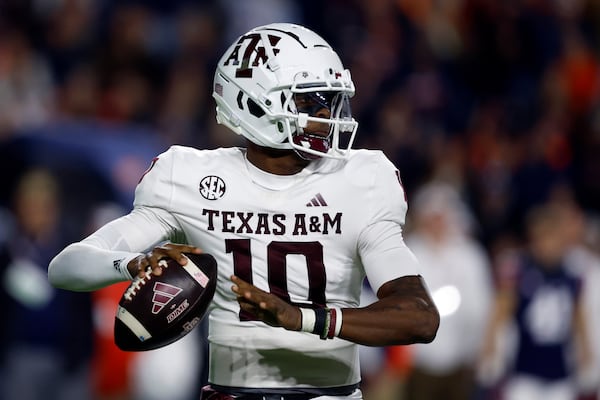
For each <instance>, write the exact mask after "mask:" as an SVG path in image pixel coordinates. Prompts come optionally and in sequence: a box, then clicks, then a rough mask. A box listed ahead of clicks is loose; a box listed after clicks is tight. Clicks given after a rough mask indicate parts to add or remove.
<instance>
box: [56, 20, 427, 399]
mask: <svg viewBox="0 0 600 400" xmlns="http://www.w3.org/2000/svg"><path fill="white" fill-rule="evenodd" d="M213 90H214V91H213V96H214V98H215V100H216V105H217V106H216V114H217V121H218V122H219V123H221V124H224V125H225V126H227V127H229V128H230V129H231V130H232V131H233V132H235V133H237V134H239V135H243V136H244V137H245V138H246V139H247V146H246V147H245V148H238V147H235V148H220V149H216V150H198V149H194V148H187V147H182V146H172V147H171V148H170V149H168V150H167V151H166V152H164V153H163V154H160V155H159V156H158V157H156V158H155V159H154V160H153V162H152V164H151V167H150V168H149V169H148V171H147V172H146V173H145V174H144V176H143V178H142V179H141V181H140V183H139V185H138V187H137V189H136V193H135V200H134V208H133V211H132V212H131V213H130V214H129V215H127V216H124V217H122V218H119V219H117V220H115V221H112V222H110V223H108V224H107V225H105V226H104V227H102V228H100V229H99V230H98V231H97V232H95V233H93V234H92V235H91V236H89V237H87V238H85V239H84V240H82V241H81V242H78V243H74V244H71V245H69V246H68V247H67V248H66V249H64V250H63V251H62V252H61V253H60V254H58V255H57V256H56V257H55V258H54V260H53V261H52V262H51V264H50V266H49V271H48V272H49V279H50V281H51V282H52V284H54V285H55V286H57V287H60V288H66V289H70V290H94V289H96V288H99V287H103V286H106V285H110V284H112V283H114V282H118V281H122V280H127V279H132V277H135V276H136V275H140V274H144V272H145V270H146V269H147V268H151V270H152V272H153V273H154V274H157V275H158V274H160V271H161V270H160V267H159V266H158V262H159V260H160V259H161V258H164V257H171V258H174V259H177V260H180V263H181V264H182V265H183V264H185V263H186V258H185V256H184V255H183V254H182V253H184V252H195V253H200V252H207V253H210V254H212V255H214V257H215V258H216V259H217V262H218V282H217V289H216V293H215V296H214V298H213V301H212V304H211V309H210V315H209V336H208V340H209V342H210V363H209V364H210V366H209V383H210V386H208V387H206V389H205V390H204V394H205V398H207V397H210V396H211V395H215V396H220V397H219V398H229V397H230V396H231V397H232V398H242V399H255V398H256V399H259V398H260V399H262V398H267V397H269V396H271V395H273V396H275V397H277V399H294V400H303V399H310V398H316V397H321V396H341V397H344V398H349V399H360V398H361V397H362V394H361V391H360V389H359V384H360V380H361V377H360V366H359V360H358V346H357V345H358V344H362V345H368V346H386V345H398V344H410V343H417V342H419V343H426V342H430V341H432V340H433V339H434V337H435V334H436V332H437V328H438V325H439V315H438V312H437V309H436V307H435V305H434V303H433V302H432V300H431V297H430V295H429V293H428V290H427V288H426V285H425V283H424V281H423V279H422V277H421V276H420V275H419V266H418V262H417V260H416V259H415V257H414V256H413V254H412V252H411V251H410V250H409V249H408V248H407V246H406V245H405V243H404V241H403V238H402V227H403V224H404V222H405V214H406V211H407V203H406V199H405V193H404V190H403V187H402V183H401V181H400V175H399V172H398V170H397V169H396V168H395V167H394V165H393V164H392V163H391V162H390V161H389V160H388V159H387V158H386V157H385V156H384V154H383V153H382V152H381V151H369V150H354V149H351V146H352V142H353V140H354V136H355V133H356V129H357V125H358V124H357V122H356V121H355V120H354V119H353V118H352V115H351V113H350V105H349V99H350V97H352V96H353V95H354V83H353V82H352V79H351V76H350V72H349V71H348V70H347V69H345V68H344V67H343V66H342V63H341V61H340V59H339V57H338V55H337V54H336V53H335V52H334V50H332V48H331V47H330V46H329V44H328V43H327V42H325V41H324V40H323V39H322V38H321V37H320V36H318V35H317V34H315V33H314V32H312V31H310V30H308V29H306V28H304V27H302V26H298V25H293V24H287V23H278V24H270V25H266V26H262V27H258V28H255V29H253V30H251V31H249V32H247V33H246V34H244V35H242V36H241V37H240V38H239V39H238V40H236V41H235V43H233V45H232V46H231V47H230V48H229V49H228V50H227V51H226V52H225V54H224V55H223V57H222V58H221V59H220V61H219V62H218V66H217V68H216V72H215V77H214V87H213ZM365 278H367V279H368V282H369V284H370V286H371V287H372V288H373V289H374V290H375V292H376V293H377V296H378V301H376V302H375V303H373V304H371V305H369V306H368V307H362V308H361V307H359V297H360V291H361V287H362V283H363V280H364V279H365ZM221 396H222V397H221Z"/></svg>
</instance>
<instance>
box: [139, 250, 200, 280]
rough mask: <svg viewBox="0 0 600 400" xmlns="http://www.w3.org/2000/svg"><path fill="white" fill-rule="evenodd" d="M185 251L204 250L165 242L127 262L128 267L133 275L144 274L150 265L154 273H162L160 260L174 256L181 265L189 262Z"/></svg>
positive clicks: (197, 251) (195, 252) (197, 252)
mask: <svg viewBox="0 0 600 400" xmlns="http://www.w3.org/2000/svg"><path fill="white" fill-rule="evenodd" d="M183 253H194V254H200V253H202V250H201V249H199V248H198V247H195V246H189V245H184V244H176V243H165V244H162V245H160V246H156V247H154V248H153V249H152V250H151V251H150V252H148V253H146V254H144V255H140V256H138V257H136V258H134V259H133V260H131V261H130V262H129V264H127V269H128V270H129V273H130V274H131V276H132V277H135V276H136V275H137V276H140V277H142V276H144V274H145V272H146V270H147V269H148V267H150V269H151V271H152V274H153V275H157V276H158V275H160V274H162V268H161V267H160V265H159V262H160V260H161V259H163V258H172V259H174V260H177V262H178V263H179V264H180V265H185V264H187V257H186V256H185V255H184V254H183Z"/></svg>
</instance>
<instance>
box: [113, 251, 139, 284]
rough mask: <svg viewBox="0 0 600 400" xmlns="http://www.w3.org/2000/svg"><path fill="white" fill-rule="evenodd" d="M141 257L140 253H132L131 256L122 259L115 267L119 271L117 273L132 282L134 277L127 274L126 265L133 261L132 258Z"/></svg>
mask: <svg viewBox="0 0 600 400" xmlns="http://www.w3.org/2000/svg"><path fill="white" fill-rule="evenodd" d="M141 255H143V254H142V253H132V254H131V255H128V256H127V257H125V258H122V259H121V260H120V261H119V265H118V266H117V265H115V268H117V269H118V270H119V272H120V273H121V275H122V276H123V277H124V278H126V279H127V280H132V279H133V278H134V277H133V276H131V274H130V273H129V269H128V268H127V264H129V262H130V261H131V260H133V259H134V258H136V257H138V256H141Z"/></svg>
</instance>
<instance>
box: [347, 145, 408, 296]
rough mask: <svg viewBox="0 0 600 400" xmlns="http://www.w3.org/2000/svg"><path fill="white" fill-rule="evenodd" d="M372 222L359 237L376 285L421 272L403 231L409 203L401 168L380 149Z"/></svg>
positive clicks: (364, 260) (363, 259)
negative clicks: (401, 177)
mask: <svg viewBox="0 0 600 400" xmlns="http://www.w3.org/2000/svg"><path fill="white" fill-rule="evenodd" d="M376 154H377V155H378V156H377V157H376V159H375V164H376V168H375V173H374V177H373V180H372V185H371V188H370V189H369V191H370V193H371V199H370V200H371V201H370V202H369V205H370V208H369V222H368V224H367V226H366V227H365V228H364V229H363V230H362V232H361V233H360V235H359V240H358V251H359V255H360V258H361V262H362V264H363V267H364V269H365V273H366V275H367V279H368V280H369V284H370V285H371V287H372V289H373V290H374V291H375V292H377V290H379V288H380V287H381V286H382V285H383V284H384V283H386V282H388V281H390V280H393V279H396V278H399V277H402V276H408V275H418V274H419V264H418V261H417V258H416V257H415V255H414V254H413V252H412V251H411V250H410V249H409V248H408V247H407V245H406V244H405V242H404V238H403V235H402V228H403V226H404V223H405V218H406V212H407V209H408V204H407V202H406V197H405V193H404V188H403V186H402V182H401V180H400V173H399V171H398V169H397V168H396V167H395V166H394V165H393V164H392V162H391V161H389V160H388V159H387V158H386V157H385V156H384V155H383V153H381V152H378V153H376Z"/></svg>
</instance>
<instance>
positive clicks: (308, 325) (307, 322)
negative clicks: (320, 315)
mask: <svg viewBox="0 0 600 400" xmlns="http://www.w3.org/2000/svg"><path fill="white" fill-rule="evenodd" d="M300 313H301V314H302V327H301V328H300V330H301V331H302V332H311V333H312V331H313V330H314V329H315V322H316V320H317V317H316V314H315V310H313V309H310V308H304V307H300Z"/></svg>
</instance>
